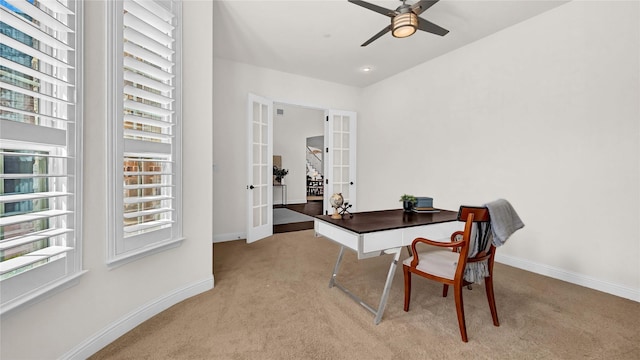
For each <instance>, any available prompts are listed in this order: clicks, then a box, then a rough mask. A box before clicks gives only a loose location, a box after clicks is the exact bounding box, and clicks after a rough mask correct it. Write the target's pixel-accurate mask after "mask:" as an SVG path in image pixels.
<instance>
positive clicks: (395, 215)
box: [315, 209, 458, 234]
mask: <svg viewBox="0 0 640 360" xmlns="http://www.w3.org/2000/svg"><path fill="white" fill-rule="evenodd" d="M439 210H440V212H437V213H429V214H419V213H405V212H404V210H402V209H397V210H380V211H365V212H356V213H353V218H351V217H349V215H344V216H343V219H332V218H331V215H316V216H315V218H317V219H319V220H322V221H325V222H328V223H331V224H333V225H336V226H339V227H341V228H344V229H346V230H349V231H352V232H355V233H358V234H365V233H371V232H376V231H384V230H394V229H402V228H406V227H412V226H421V225H430V224H437V223H443V222H449V221H456V220H457V219H458V213H457V212H456V211H450V210H442V209H439Z"/></svg>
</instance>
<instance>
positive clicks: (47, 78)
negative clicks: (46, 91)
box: [0, 58, 74, 88]
mask: <svg viewBox="0 0 640 360" xmlns="http://www.w3.org/2000/svg"><path fill="white" fill-rule="evenodd" d="M0 66H5V67H7V68H10V69H13V70H16V71H19V72H21V73H23V74H25V75H29V76H33V77H34V78H36V79H39V80H40V81H43V82H46V83H48V84H51V85H57V86H66V87H69V88H73V87H74V84H72V83H69V82H67V81H65V80H63V79H59V78H57V77H54V76H51V75H49V74H45V73H43V72H40V71H38V70H35V69H32V68H29V67H26V66H24V65H22V64H18V63H16V62H13V61H9V60H7V59H5V58H0Z"/></svg>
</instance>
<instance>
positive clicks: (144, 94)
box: [124, 85, 174, 105]
mask: <svg viewBox="0 0 640 360" xmlns="http://www.w3.org/2000/svg"><path fill="white" fill-rule="evenodd" d="M124 93H125V94H128V95H133V96H135V97H139V98H143V99H147V100H151V101H153V102H157V103H160V104H162V105H169V104H171V103H172V102H173V101H174V99H172V98H170V97H166V96H162V95H158V94H154V93H152V92H149V91H145V90H143V89H139V88H137V87H134V86H131V85H125V86H124Z"/></svg>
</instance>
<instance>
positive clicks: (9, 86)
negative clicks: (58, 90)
mask: <svg viewBox="0 0 640 360" xmlns="http://www.w3.org/2000/svg"><path fill="white" fill-rule="evenodd" d="M2 87H3V88H5V89H8V90H11V91H13V92H15V93H19V94H24V95H27V96H31V97H34V98H38V99H41V100H45V101H49V102H52V103H55V104H57V103H64V104H66V105H73V102H72V101H69V100H67V99H63V98H57V97H54V96H51V95H47V94H43V93H41V92H37V91H32V90H28V89H25V88H22V87H20V86H15V85H12V84H7V83H6V82H2Z"/></svg>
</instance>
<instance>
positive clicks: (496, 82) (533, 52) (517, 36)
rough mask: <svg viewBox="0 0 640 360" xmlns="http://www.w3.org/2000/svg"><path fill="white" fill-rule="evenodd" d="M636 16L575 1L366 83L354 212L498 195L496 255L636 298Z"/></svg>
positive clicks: (635, 11) (631, 8)
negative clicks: (519, 224)
mask: <svg viewBox="0 0 640 360" xmlns="http://www.w3.org/2000/svg"><path fill="white" fill-rule="evenodd" d="M639 13H640V11H639V3H638V2H611V1H597V2H594V1H586V2H583V1H573V2H570V3H568V4H566V5H563V6H560V7H558V8H556V9H553V10H551V11H549V12H547V13H544V14H542V15H540V16H537V17H535V18H533V19H530V20H528V21H525V22H524V23H520V24H518V25H515V26H513V27H511V28H508V29H505V30H504V31H501V32H499V33H497V34H494V35H492V36H490V37H488V38H485V39H483V40H480V41H478V42H475V43H473V44H470V45H468V46H466V47H464V48H461V49H459V50H457V51H454V52H452V53H449V54H446V55H444V56H441V57H439V58H437V59H435V60H433V61H430V62H427V63H425V64H422V65H420V66H418V67H416V68H413V69H411V70H409V71H406V72H405V73H403V74H400V75H397V76H395V77H393V78H390V79H388V80H386V81H383V82H380V83H378V84H376V85H374V86H371V87H369V88H366V89H365V90H364V92H363V96H362V106H361V107H360V108H359V109H358V110H359V111H360V114H359V125H358V131H359V132H358V153H359V154H360V156H359V158H358V178H359V179H360V182H359V188H358V199H359V200H360V203H359V210H370V209H384V208H390V207H398V206H399V205H398V198H399V196H400V195H401V194H403V193H413V194H415V195H426V196H433V197H434V205H435V206H439V207H444V208H449V209H457V207H458V206H459V205H461V204H483V203H485V202H489V201H491V200H494V199H497V198H505V199H507V200H509V201H510V202H511V203H512V204H513V205H514V207H515V208H516V210H517V211H518V213H519V214H520V215H521V217H522V219H523V221H524V222H525V224H526V227H525V228H524V229H523V230H521V231H519V232H518V233H516V234H515V235H514V236H513V237H512V238H511V239H510V240H509V242H508V243H507V244H506V245H505V246H504V247H502V248H500V249H499V250H498V255H499V256H501V257H500V258H499V259H498V260H500V261H504V262H507V263H510V264H513V265H516V266H520V267H524V268H529V269H531V270H534V271H537V272H540V273H544V274H548V275H552V276H555V277H558V278H563V279H565V280H571V281H573V282H576V283H582V284H585V285H588V286H590V287H594V288H598V289H601V290H604V291H608V292H611V293H615V294H618V295H620V296H625V297H629V298H634V299H636V300H639V301H640V267H639V266H640V265H639V262H640V245H639V244H640V228H639V225H638V219H640V169H639V166H640V149H639V143H640V127H639V119H640V108H639V107H640V105H639V99H640V85H639V84H640V79H639V66H640V59H639V56H640V21H639ZM398 94H402V96H405V97H406V98H407V99H411V100H412V101H396V102H394V101H391V99H394V98H397V97H398ZM417 99H420V100H419V101H417ZM390 121H393V126H391V125H390ZM365 179H366V180H365ZM367 194H376V196H366V195H367Z"/></svg>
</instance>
